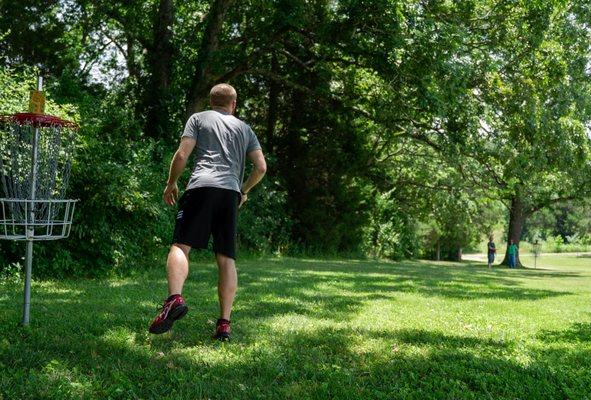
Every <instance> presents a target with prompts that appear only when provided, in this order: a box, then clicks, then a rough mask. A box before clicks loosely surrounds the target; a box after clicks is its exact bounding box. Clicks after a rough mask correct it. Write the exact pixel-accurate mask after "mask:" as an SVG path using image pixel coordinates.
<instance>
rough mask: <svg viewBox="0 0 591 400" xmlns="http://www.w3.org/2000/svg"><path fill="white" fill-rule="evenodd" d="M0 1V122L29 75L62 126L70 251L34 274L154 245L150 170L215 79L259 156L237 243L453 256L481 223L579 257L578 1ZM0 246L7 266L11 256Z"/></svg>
mask: <svg viewBox="0 0 591 400" xmlns="http://www.w3.org/2000/svg"><path fill="white" fill-rule="evenodd" d="M0 7H1V13H0V38H2V40H1V41H0V60H1V63H2V69H1V70H0V80H1V81H2V85H1V87H0V104H1V105H2V110H1V111H2V112H3V113H10V112H16V111H21V110H23V109H24V108H25V104H26V101H27V90H28V89H30V88H31V87H32V85H33V82H34V76H35V74H36V73H38V72H42V73H43V74H44V75H45V76H46V77H47V83H48V86H47V92H48V93H49V100H50V105H51V107H54V108H53V110H54V111H55V113H58V114H60V113H61V115H64V116H67V117H69V118H74V119H76V120H77V121H79V122H80V123H81V125H82V130H81V131H80V134H79V138H78V143H77V146H78V154H77V159H76V164H75V166H74V170H73V173H72V178H73V181H72V184H71V188H70V190H71V191H72V197H75V198H80V199H81V200H82V202H81V203H80V209H79V214H78V215H77V217H76V219H77V223H76V225H75V228H74V232H73V240H69V241H64V242H62V243H60V244H59V247H58V246H51V245H48V246H43V247H41V246H39V247H38V248H37V249H36V251H38V252H40V256H41V257H40V258H37V259H38V260H40V263H41V264H40V267H39V268H38V269H37V271H36V272H38V273H46V274H49V273H51V274H53V275H54V276H55V274H57V275H58V276H59V275H60V274H62V275H64V274H100V273H112V272H123V271H125V270H126V269H127V268H129V267H130V266H133V265H138V263H140V262H142V261H145V259H142V257H138V255H144V256H145V257H148V258H149V257H151V256H152V255H153V254H155V252H159V251H160V250H161V249H162V248H163V247H164V246H165V245H166V244H167V243H168V240H169V236H170V231H171V229H172V222H173V218H172V211H171V210H168V209H166V207H165V206H164V205H163V204H162V203H161V201H160V195H161V191H162V187H163V184H164V180H165V174H166V170H167V167H168V161H169V158H170V156H171V155H172V153H173V151H174V150H175V146H176V143H177V140H178V137H179V134H180V132H181V129H182V126H183V124H184V121H185V120H186V118H187V116H188V115H190V114H191V113H193V112H196V111H200V110H202V109H204V108H206V107H207V95H208V91H209V88H210V87H211V86H212V85H213V84H215V83H219V82H230V83H231V84H232V85H234V86H235V87H236V88H237V90H238V93H239V107H238V110H237V113H238V115H239V116H240V117H241V118H243V119H245V120H246V121H247V122H248V123H250V124H251V125H252V126H253V128H254V130H255V132H256V133H257V134H258V137H259V139H260V140H261V142H262V144H263V146H264V149H265V150H266V152H267V153H268V157H269V176H268V179H266V180H265V182H264V187H262V188H260V189H257V190H256V192H255V193H253V196H252V198H251V201H250V202H249V204H248V207H246V208H245V209H244V211H243V212H242V215H241V217H240V218H241V219H242V221H243V222H245V223H242V224H241V225H240V229H241V230H240V232H239V239H240V244H241V250H242V251H252V252H280V253H283V254H290V253H301V252H308V253H309V252H317V253H325V254H326V253H330V254H334V253H349V254H350V253H355V254H365V255H372V256H379V257H389V258H412V257H419V256H421V257H432V258H448V259H457V258H459V257H461V253H462V249H464V250H465V249H469V248H471V247H472V248H474V247H477V246H478V245H479V243H480V241H481V240H482V239H483V238H484V237H485V235H487V234H489V233H493V232H497V233H499V234H498V235H497V244H498V246H499V247H500V248H502V249H504V246H503V243H500V242H502V241H505V240H509V239H513V240H515V241H516V242H517V243H519V242H520V240H522V238H525V239H527V240H528V241H530V242H531V241H534V240H536V239H537V240H543V241H544V240H545V241H549V242H552V243H562V244H563V245H568V244H569V243H570V244H580V245H582V246H584V245H589V244H591V234H590V222H589V207H590V203H589V194H590V193H589V192H590V190H591V183H590V181H591V155H590V149H591V145H590V120H591V115H590V113H591V86H590V85H591V84H590V83H589V82H591V80H590V79H589V78H590V74H591V70H590V65H591V64H590V56H591V54H590V49H589V43H590V40H591V30H590V27H589V21H591V6H590V3H589V2H588V1H574V0H571V1H568V0H562V1H528V2H505V1H495V0H482V1H468V0H466V1H457V2H448V1H406V0H401V1H392V0H372V1H364V0H354V1H353V0H350V1H328V0H326V1H298V0H290V1H284V0H276V1H257V0H249V1H240V2H237V1H232V0H214V1H192V2H179V1H175V0H159V1H126V2H114V1H108V2H107V1H100V0H94V1H91V0H71V1H69V0H44V1H41V0H37V1H33V0H27V1H19V2H11V3H10V4H8V3H7V2H2V3H0ZM564 210H568V213H566V214H565V211H564ZM565 215H568V216H567V217H565ZM501 232H503V234H502V236H500V233H501ZM0 246H1V247H0V249H1V252H0V257H3V258H4V259H5V261H6V262H4V263H2V265H7V267H3V268H7V269H9V268H12V267H10V266H11V265H15V263H18V262H19V257H20V254H22V252H21V251H20V250H18V249H15V245H14V244H12V243H5V242H2V243H0ZM41 252H42V253H41Z"/></svg>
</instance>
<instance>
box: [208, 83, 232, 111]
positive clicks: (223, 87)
mask: <svg viewBox="0 0 591 400" xmlns="http://www.w3.org/2000/svg"><path fill="white" fill-rule="evenodd" d="M236 97H237V94H236V89H234V88H233V87H232V86H230V85H228V84H227V83H220V84H218V85H215V86H214V87H212V88H211V90H210V91H209V102H210V103H211V105H212V107H216V106H217V107H226V106H229V105H230V104H232V102H233V101H234V100H236Z"/></svg>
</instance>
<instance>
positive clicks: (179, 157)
mask: <svg viewBox="0 0 591 400" xmlns="http://www.w3.org/2000/svg"><path fill="white" fill-rule="evenodd" d="M196 144H197V141H196V140H195V139H193V138H190V137H184V138H182V139H181V144H180V145H179V148H178V149H177V151H176V153H174V156H173V157H172V161H171V163H170V171H169V173H168V181H167V182H166V188H164V194H163V196H162V197H163V199H164V202H165V203H166V204H168V205H169V206H172V205H174V204H175V203H176V199H177V198H178V195H179V188H178V186H177V181H178V179H179V177H180V176H181V174H182V173H183V170H184V169H185V167H186V166H187V160H188V159H189V156H190V155H191V153H192V152H193V149H194V148H195V145H196Z"/></svg>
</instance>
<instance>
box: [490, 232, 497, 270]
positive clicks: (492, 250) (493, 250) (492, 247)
mask: <svg viewBox="0 0 591 400" xmlns="http://www.w3.org/2000/svg"><path fill="white" fill-rule="evenodd" d="M496 252H497V248H496V246H495V242H494V237H493V236H492V235H490V237H489V238H488V269H491V268H492V265H493V263H494V262H495V253H496Z"/></svg>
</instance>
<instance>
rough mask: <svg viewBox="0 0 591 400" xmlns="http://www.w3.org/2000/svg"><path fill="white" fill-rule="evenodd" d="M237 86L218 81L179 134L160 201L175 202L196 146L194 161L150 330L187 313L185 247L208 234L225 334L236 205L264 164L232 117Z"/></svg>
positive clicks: (203, 244) (233, 281) (233, 282)
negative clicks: (247, 170) (206, 106)
mask: <svg viewBox="0 0 591 400" xmlns="http://www.w3.org/2000/svg"><path fill="white" fill-rule="evenodd" d="M236 97H237V96H236V90H234V88H233V87H232V86H230V85H227V84H219V85H216V86H214V87H213V88H212V89H211V92H210V104H211V108H212V109H211V110H208V111H203V112H200V113H196V114H193V115H192V116H191V117H190V118H189V120H188V121H187V124H186V125H185V130H184V132H183V134H182V137H181V143H180V145H179V148H178V150H177V151H176V153H175V155H174V157H173V159H172V162H171V165H170V173H169V176H168V182H167V184H166V188H165V189H164V195H163V198H164V202H165V203H166V204H168V205H169V206H172V205H174V204H175V203H176V198H177V196H178V192H179V190H178V187H177V180H178V178H179V176H180V175H181V173H182V171H183V169H184V168H185V166H186V163H187V160H188V158H189V155H190V154H191V152H192V151H193V149H197V154H196V162H195V168H194V170H193V173H192V174H191V178H190V179H189V183H188V185H187V188H186V190H185V193H184V194H183V195H182V197H181V198H180V199H179V201H178V203H179V206H178V213H177V217H176V225H175V229H174V235H173V240H172V246H171V247H170V251H169V253H168V259H167V262H166V271H167V278H168V295H169V296H168V298H167V299H166V300H165V301H164V305H163V306H162V310H161V312H160V313H159V314H158V316H156V318H155V319H154V321H153V322H152V324H151V325H150V329H149V330H150V332H151V333H155V334H159V333H164V332H166V331H168V330H169V329H170V328H171V327H172V325H173V323H174V322H175V321H177V320H179V319H181V318H182V317H184V316H185V314H187V311H188V308H187V305H186V303H185V299H184V298H183V297H182V295H181V293H182V290H183V284H184V282H185V279H186V278H187V275H188V272H189V251H190V250H191V249H192V248H207V244H208V241H209V237H210V235H212V236H213V251H214V253H215V257H216V261H217V265H218V272H219V280H218V297H219V302H220V318H219V319H218V321H217V326H216V332H215V335H214V338H216V339H218V340H229V339H230V314H231V311H232V303H233V302H234V296H235V294H236V287H237V283H238V279H237V275H236V266H235V259H236V224H237V215H238V208H239V207H241V206H242V205H243V204H244V203H245V202H246V201H247V199H248V192H249V191H250V190H251V189H252V188H253V187H254V186H255V185H256V184H257V183H259V182H260V180H261V179H262V178H263V176H264V175H265V172H266V170H267V165H266V162H265V157H264V156H263V152H262V151H261V145H260V144H259V141H258V139H257V137H256V135H255V134H254V132H253V131H252V129H251V128H250V126H248V125H247V124H245V123H244V122H242V121H241V120H239V119H238V118H236V117H234V116H233V113H234V111H235V110H236ZM246 157H248V158H249V159H250V160H251V161H252V162H253V163H254V168H253V171H252V173H251V175H250V176H249V177H248V179H247V180H246V182H244V183H242V182H243V178H244V163H245V158H246Z"/></svg>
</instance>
